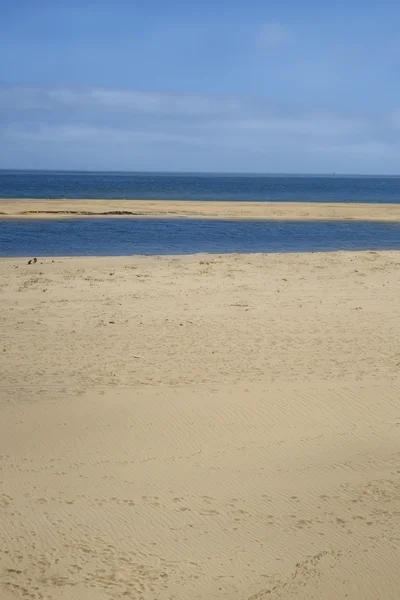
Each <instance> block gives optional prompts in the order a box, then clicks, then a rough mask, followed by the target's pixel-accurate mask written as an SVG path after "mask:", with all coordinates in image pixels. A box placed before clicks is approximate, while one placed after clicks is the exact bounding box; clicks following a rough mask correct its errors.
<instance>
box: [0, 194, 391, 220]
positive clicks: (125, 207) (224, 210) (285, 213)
mask: <svg viewBox="0 0 400 600" xmlns="http://www.w3.org/2000/svg"><path fill="white" fill-rule="evenodd" d="M74 217H75V218H83V217H90V218H93V217H98V218H101V217H108V218H110V217H116V218H118V217H119V218H125V219H126V218H129V217H134V218H163V219H166V218H185V217H186V218H192V219H193V218H201V219H240V220H243V219H252V220H257V219H264V220H269V219H271V220H278V221H279V220H294V221H297V220H302V221H304V220H306V221H310V220H311V221H320V220H340V221H343V220H359V221H396V222H398V221H400V204H384V203H379V204H378V203H376V204H372V203H369V204H367V203H355V202H353V203H351V202H332V203H326V202H237V201H235V202H229V201H226V202H225V201H195V200H193V201H190V202H188V201H186V200H95V199H91V200H89V199H76V200H67V199H64V200H50V199H49V200H37V199H34V198H31V199H29V198H13V199H5V198H3V199H1V198H0V218H1V219H7V218H9V219H10V218H11V219H15V218H18V219H35V218H36V219H38V218H39V219H54V218H56V219H60V218H74Z"/></svg>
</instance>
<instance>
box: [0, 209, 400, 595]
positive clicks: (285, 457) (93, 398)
mask: <svg viewBox="0 0 400 600" xmlns="http://www.w3.org/2000/svg"><path fill="white" fill-rule="evenodd" d="M70 204H71V203H70ZM88 204H90V207H91V210H92V209H93V206H94V205H93V201H88ZM198 204H199V203H190V204H189V203H187V204H185V206H186V207H189V208H187V209H186V210H188V211H191V210H193V211H196V210H197V209H198V206H197V205H198ZM204 204H207V210H209V213H208V215H209V216H210V215H211V216H215V214H217V213H218V211H223V210H228V211H229V210H231V208H230V207H227V205H226V203H221V204H220V205H218V206H216V204H215V210H216V211H217V213H214V212H212V211H213V210H214V205H213V206H212V207H211V204H212V203H204ZM222 204H223V206H222ZM45 205H46V207H49V206H51V207H53V206H60V203H54V202H46V203H45ZM67 205H68V203H66V204H65V206H67ZM15 206H16V207H17V208H16V210H19V211H21V210H22V209H21V206H22V205H21V204H20V203H19V204H16V205H15ZM33 206H35V207H37V210H42V208H38V207H42V206H44V203H43V202H38V203H36V202H35V203H34V204H33V203H32V202H31V201H28V202H26V204H24V210H29V211H30V210H33V208H32V207H33ZM63 206H64V205H63ZM74 206H75V204H74ZM81 206H84V205H83V204H82V205H81ZM85 206H86V205H85ZM107 206H108V207H110V206H112V203H108V205H107ZM118 206H120V202H119V201H118ZM132 206H133V205H132ZM140 206H142V205H140ZM150 206H151V203H148V204H147V208H145V209H144V210H147V211H148V212H147V213H146V212H145V213H144V214H150V213H151V211H150ZM163 206H164V203H163ZM363 206H364V207H367V208H363ZM13 207H14V204H13V203H9V204H7V203H6V202H5V201H2V202H1V205H0V211H1V212H4V211H7V215H9V216H11V215H13V216H15V215H16V214H17V213H15V212H13V210H14V208H13ZM138 207H139V204H135V206H134V208H132V210H134V211H137V210H139V208H138ZM264 208H265V213H263V215H260V218H273V215H275V216H276V218H280V217H279V214H280V213H279V210H280V209H281V208H280V207H277V206H276V205H274V206H271V205H270V204H269V205H265V204H263V209H264ZM295 209H296V210H297V212H296V210H295ZM303 209H304V211H305V212H304V213H301V212H299V207H294V205H287V204H285V210H286V211H289V212H290V211H291V210H293V211H294V212H293V213H291V215H292V216H291V217H290V218H311V217H310V216H311V215H312V218H326V217H327V215H330V217H329V218H336V216H335V215H339V214H340V215H342V216H343V212H342V211H343V210H346V211H347V207H345V206H341V207H340V208H337V207H336V206H330V207H329V208H328V207H327V205H325V207H324V206H321V205H318V206H315V205H313V206H311V205H310V206H309V205H307V209H305V207H304V205H303ZM63 210H64V208H63ZM96 210H97V204H96ZM129 210H130V209H129ZM151 210H153V209H151ZM159 210H161V207H160V205H156V204H154V211H159ZM241 210H243V211H247V210H248V211H249V213H246V215H242V216H252V217H254V214H252V210H253V206H252V205H249V206H248V207H247V206H246V207H245V208H242V209H241ZM257 210H259V207H258V208H257V209H255V208H254V211H256V212H257ZM179 211H180V212H179ZM179 211H178V213H179V214H181V208H179ZM274 211H277V212H274ZM318 211H320V212H318ZM335 211H338V212H335ZM354 211H355V212H354ZM357 211H360V212H357ZM363 211H364V212H363ZM365 211H367V212H365ZM374 211H375V212H374ZM380 211H381V212H380ZM385 211H386V212H385ZM387 211H389V212H390V219H391V220H399V219H400V207H399V206H390V207H387V210H386V208H384V207H382V206H379V205H354V206H351V205H349V207H348V211H347V212H346V214H347V217H346V218H360V214H362V215H363V217H362V218H370V217H371V218H372V216H371V215H374V217H373V218H374V219H378V218H380V217H379V216H378V214H380V215H381V217H382V218H387V217H388V215H389V212H387ZM151 214H153V213H151ZM155 214H158V213H157V212H155ZM193 214H196V213H195V212H194V213H192V212H191V213H190V215H191V216H193ZM200 214H201V216H204V214H203V213H200ZM218 214H219V213H218ZM285 214H286V215H287V214H288V213H287V212H286V213H285ZM266 215H268V216H266ZM293 215H297V217H296V216H293ZM318 215H319V216H318ZM323 215H324V216H323ZM368 215H369V216H368ZM385 215H386V216H385ZM30 216H33V215H32V214H31V215H30ZM163 216H165V214H164V213H163ZM225 216H226V215H225ZM229 216H233V217H235V215H232V214H229ZM27 262H28V261H27V259H11V258H8V259H0V301H1V311H0V331H1V339H0V353H1V361H0V380H1V388H0V411H1V412H0V415H1V418H0V508H1V510H0V597H1V598H2V600H3V599H4V600H20V599H22V598H24V599H32V600H115V599H123V598H127V599H132V600H140V599H142V600H172V599H174V600H211V599H213V598H215V599H225V600H278V599H279V600H283V599H285V600H309V599H311V598H314V599H322V598H323V599H324V600H344V599H345V598H348V599H352V600H376V599H377V598H379V599H382V600H383V599H385V600H398V598H399V597H400V576H399V574H398V565H399V563H400V544H399V540H400V466H399V456H400V409H399V397H400V346H399V339H400V302H399V298H400V252H364V253H350V252H349V253H321V254H318V253H316V254H287V255H278V254H275V255H225V256H218V255H196V256H186V257H174V258H171V257H162V258H157V257H152V258H145V257H128V258H123V257H115V258H111V257H110V258H55V259H53V260H52V259H49V258H46V259H39V261H38V262H37V263H36V264H31V265H28V264H27Z"/></svg>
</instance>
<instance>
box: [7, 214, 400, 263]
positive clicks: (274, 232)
mask: <svg viewBox="0 0 400 600" xmlns="http://www.w3.org/2000/svg"><path fill="white" fill-rule="evenodd" d="M328 250H400V223H374V222H357V221H350V222H348V221H322V222H321V221H318V222H317V221H303V222H302V221H294V222H293V221H281V222H280V221H225V220H224V221H205V220H197V219H196V220H195V219H181V220H178V219H177V220H175V219H174V220H172V219H171V220H167V219H165V220H162V219H137V220H134V219H82V220H73V219H71V220H68V219H67V220H54V221H53V220H51V221H50V220H46V221H45V220H43V221H41V220H12V221H11V220H10V221H7V220H4V221H1V220H0V256H29V257H33V256H79V255H86V256H91V255H94V256H101V255H103V256H104V255H117V256H118V255H120V256H126V255H129V254H144V255H157V254H192V253H197V252H210V253H227V252H242V253H251V252H310V251H314V252H315V251H328Z"/></svg>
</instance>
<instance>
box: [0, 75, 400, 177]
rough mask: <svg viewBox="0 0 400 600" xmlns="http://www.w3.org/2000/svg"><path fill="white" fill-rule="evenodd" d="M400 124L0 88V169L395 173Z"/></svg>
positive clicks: (131, 94)
mask: <svg viewBox="0 0 400 600" xmlns="http://www.w3.org/2000/svg"><path fill="white" fill-rule="evenodd" d="M396 124H397V127H399V126H400V117H399V113H397V114H396V113H392V114H389V115H352V114H349V113H345V112H343V111H342V112H335V111H332V110H326V111H323V110H315V109H313V108H309V109H307V108H306V107H302V108H300V107H298V106H296V105H291V106H290V105H287V106H286V107H284V106H280V107H277V106H276V105H273V104H271V103H269V102H268V101H266V100H263V99H254V98H246V97H217V96H211V95H205V94H204V95H201V94H171V93H161V92H153V91H148V92H147V91H139V90H121V89H105V88H73V87H67V86H64V87H58V88H56V87H54V88H51V87H49V88H46V87H35V86H4V85H3V86H0V139H1V142H2V143H1V144H0V168H1V167H5V166H7V167H12V166H15V167H20V168H29V164H31V161H32V160H33V158H32V157H34V160H35V165H36V166H40V167H41V168H46V166H47V165H49V164H51V165H53V166H56V167H57V168H86V167H87V168H96V165H98V166H99V168H114V169H118V168H132V162H131V158H132V156H135V157H136V158H135V160H136V163H135V164H136V165H139V166H140V168H141V169H146V168H147V169H155V170H163V169H164V168H173V169H175V170H179V169H185V168H188V169H189V170H200V171H201V170H207V169H208V170H210V169H211V170H231V169H232V170H235V169H237V170H242V171H246V170H247V171H253V172H254V171H269V172H273V171H276V172H278V171H280V172H282V171H286V172H288V171H302V170H304V171H306V172H310V171H319V172H321V171H322V172H330V171H331V170H332V165H334V167H335V170H336V171H337V172H339V170H340V169H341V170H342V171H343V172H363V171H364V170H365V169H366V168H367V166H366V165H369V167H368V168H369V169H370V171H372V172H379V171H380V172H388V171H392V172H395V171H397V170H398V162H397V161H398V156H399V155H400V142H399V140H398V129H396ZM84 148H85V149H86V154H85V152H84V151H83V149H84ZM21 157H25V159H22V158H21ZM186 165H187V167H186ZM137 168H139V167H137Z"/></svg>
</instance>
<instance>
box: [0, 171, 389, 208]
mask: <svg viewBox="0 0 400 600" xmlns="http://www.w3.org/2000/svg"><path fill="white" fill-rule="evenodd" d="M0 198H108V199H123V198H132V199H155V200H233V201H234V200H238V201H248V202H249V201H273V202H275V201H276V202H287V201H292V202H301V201H307V202H387V203H399V202H400V177H387V176H386V177H385V176H379V177H378V176H371V177H360V176H347V177H341V176H340V177H339V176H335V177H333V176H330V177H323V176H283V175H268V176H266V175H210V174H198V173H197V174H182V173H180V174H174V173H106V172H101V173H88V172H66V171H63V172H56V171H0Z"/></svg>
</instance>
